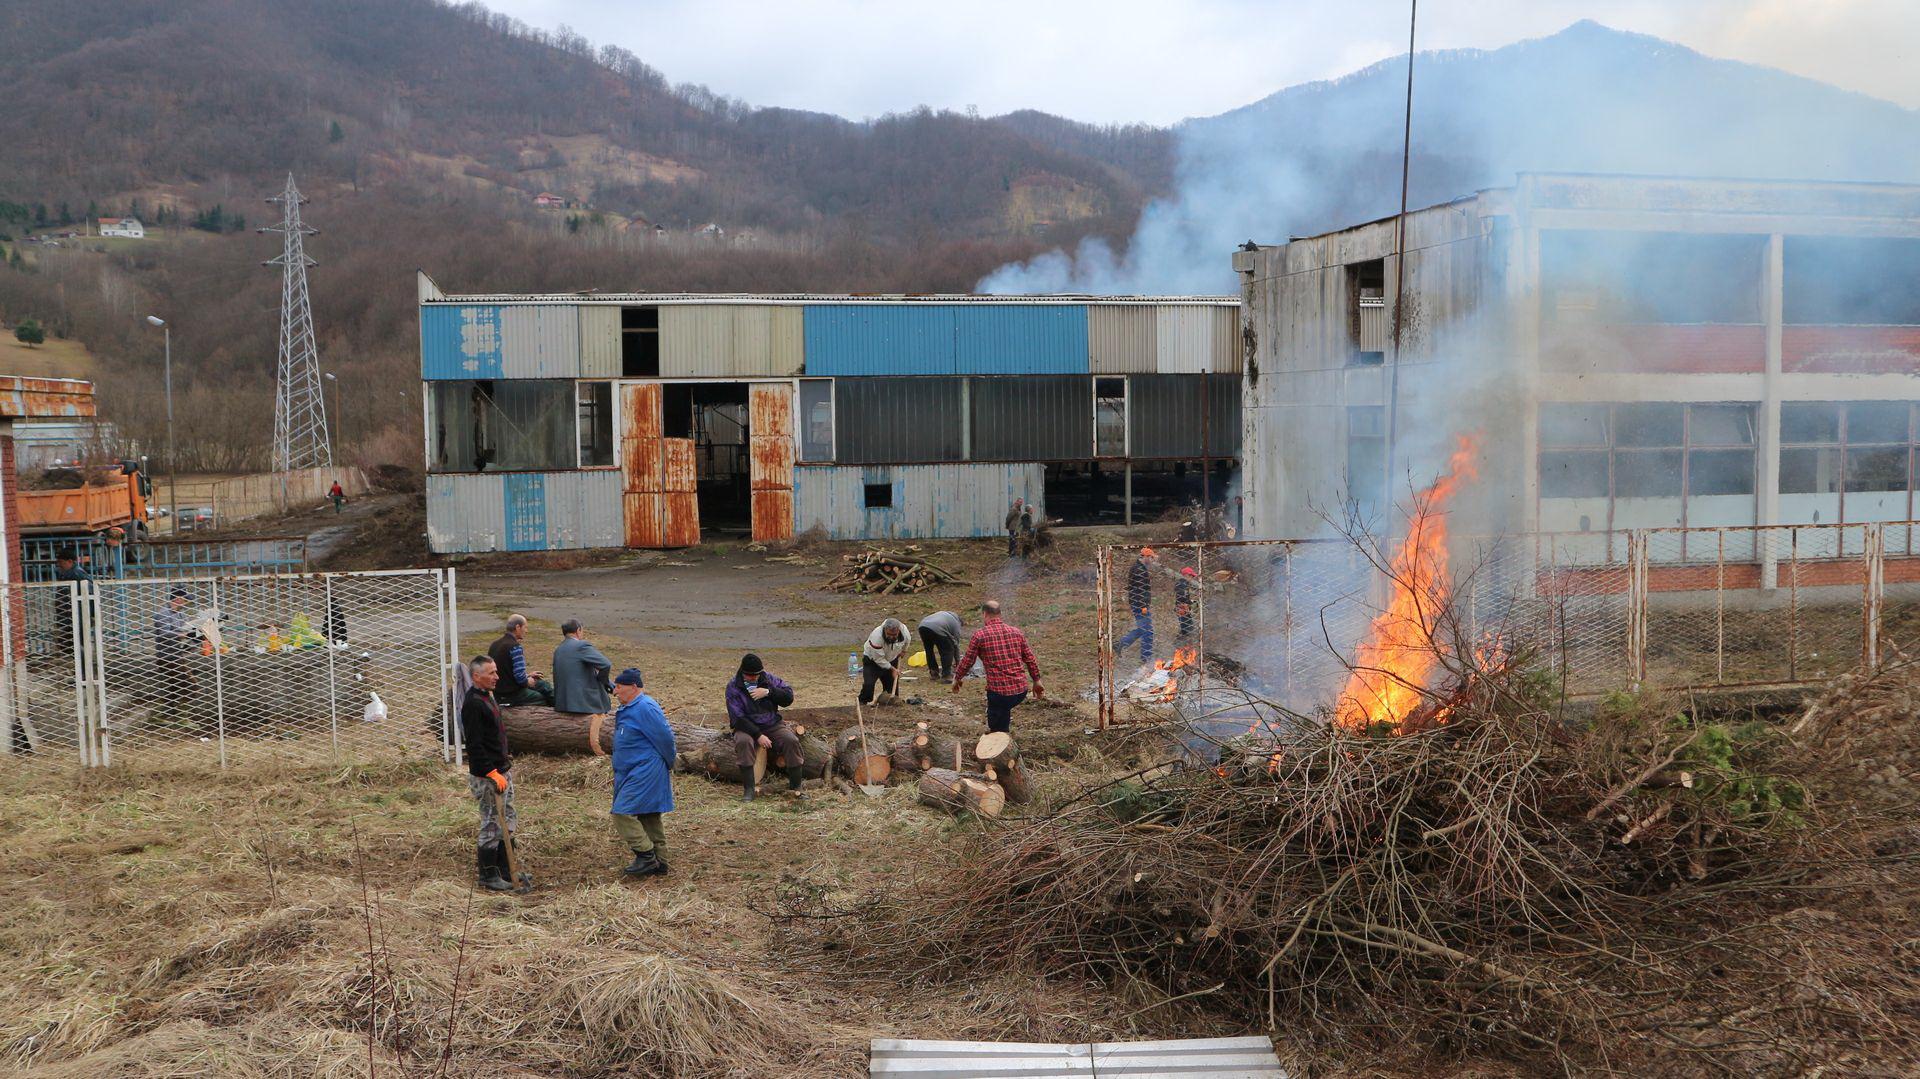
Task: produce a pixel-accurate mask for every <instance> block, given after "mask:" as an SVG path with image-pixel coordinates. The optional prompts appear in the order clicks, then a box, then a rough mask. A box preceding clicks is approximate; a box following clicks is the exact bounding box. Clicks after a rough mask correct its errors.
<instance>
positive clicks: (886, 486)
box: [865, 483, 893, 510]
mask: <svg viewBox="0 0 1920 1079" xmlns="http://www.w3.org/2000/svg"><path fill="white" fill-rule="evenodd" d="M865 490H866V505H867V508H868V509H870V510H884V509H892V508H893V484H891V483H869V484H867V485H866V486H865Z"/></svg>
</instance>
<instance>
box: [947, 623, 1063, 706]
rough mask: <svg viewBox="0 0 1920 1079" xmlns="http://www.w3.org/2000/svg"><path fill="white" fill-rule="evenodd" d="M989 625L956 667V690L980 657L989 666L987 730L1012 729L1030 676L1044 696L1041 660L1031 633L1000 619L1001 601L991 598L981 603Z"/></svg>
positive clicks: (1036, 693)
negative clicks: (1023, 631)
mask: <svg viewBox="0 0 1920 1079" xmlns="http://www.w3.org/2000/svg"><path fill="white" fill-rule="evenodd" d="M980 610H981V612H982V613H983V614H984V615H985V616H986V617H985V622H986V625H984V626H981V627H980V630H979V631H978V632H977V633H975V634H974V635H973V638H972V639H971V640H969V641H968V642H967V654H966V655H964V656H962V657H960V662H959V663H957V664H955V665H954V668H953V691H954V692H955V693H958V692H960V680H961V679H962V678H965V677H966V674H967V672H968V671H970V670H972V669H973V661H974V660H975V659H976V658H977V659H979V660H980V664H981V666H983V667H985V668H986V669H987V729H988V730H990V731H1010V730H1012V728H1013V709H1014V706H1015V705H1018V704H1019V703H1020V702H1021V701H1024V700H1026V699H1027V676H1028V675H1029V674H1031V675H1032V676H1033V695H1034V696H1036V697H1042V698H1044V697H1045V696H1046V695H1047V691H1046V689H1045V687H1043V686H1041V684H1040V661H1039V660H1038V659H1036V658H1034V655H1033V646H1032V645H1030V644H1028V643H1027V635H1026V634H1024V633H1022V632H1020V631H1019V630H1017V629H1015V628H1014V627H1012V626H1010V625H1007V624H1006V623H1005V622H1002V621H1001V620H1000V601H999V600H997V599H990V600H988V601H986V602H985V603H982V604H981V605H980Z"/></svg>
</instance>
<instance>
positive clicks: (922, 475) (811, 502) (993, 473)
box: [793, 463, 1046, 540]
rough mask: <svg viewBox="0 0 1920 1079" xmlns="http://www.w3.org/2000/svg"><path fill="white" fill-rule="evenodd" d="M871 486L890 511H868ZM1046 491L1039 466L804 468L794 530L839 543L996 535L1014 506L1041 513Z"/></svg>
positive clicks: (798, 472) (799, 471) (798, 471)
mask: <svg viewBox="0 0 1920 1079" xmlns="http://www.w3.org/2000/svg"><path fill="white" fill-rule="evenodd" d="M869 484H875V485H879V484H885V485H887V486H888V487H889V488H890V490H891V494H892V502H893V504H892V505H891V506H887V507H881V508H874V509H868V508H867V505H866V488H867V485H869ZM1045 488H1046V466H1044V465H1038V464H986V463H981V464H950V465H827V466H816V465H802V466H799V467H796V468H795V469H794V470H793V517H794V531H795V532H796V534H797V533H801V532H806V531H809V530H811V529H816V528H817V529H819V530H820V531H822V532H824V533H825V534H826V535H827V536H828V537H829V538H832V539H840V540H860V539H939V538H966V537H981V536H999V535H1001V534H1002V530H1003V528H1004V527H1005V523H1006V516H1007V507H1008V506H1010V505H1012V504H1013V500H1014V499H1016V498H1024V499H1026V500H1027V501H1028V502H1029V503H1031V504H1033V505H1034V506H1036V507H1042V509H1044V497H1045Z"/></svg>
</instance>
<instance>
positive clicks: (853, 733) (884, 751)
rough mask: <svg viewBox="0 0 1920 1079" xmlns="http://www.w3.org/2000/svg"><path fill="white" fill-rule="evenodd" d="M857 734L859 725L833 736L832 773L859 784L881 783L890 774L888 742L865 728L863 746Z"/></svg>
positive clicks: (891, 766) (891, 763)
mask: <svg viewBox="0 0 1920 1079" xmlns="http://www.w3.org/2000/svg"><path fill="white" fill-rule="evenodd" d="M860 734H861V732H860V728H858V727H849V728H847V729H846V730H844V731H841V732H840V736H839V737H838V738H835V739H834V744H833V771H834V774H836V775H840V776H844V777H846V778H847V779H851V780H853V781H854V782H855V783H860V784H868V783H885V782H886V781H887V777H888V776H889V775H891V774H892V773H893V758H892V757H891V756H890V755H889V751H890V748H891V747H890V745H889V743H888V742H887V740H886V739H885V738H881V737H879V736H877V735H875V734H874V733H873V732H872V731H867V732H866V745H865V746H864V747H863V746H862V745H861V737H860Z"/></svg>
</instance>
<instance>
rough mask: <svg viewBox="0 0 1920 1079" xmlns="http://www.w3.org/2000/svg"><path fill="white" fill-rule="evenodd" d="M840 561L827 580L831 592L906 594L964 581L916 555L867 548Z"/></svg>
mask: <svg viewBox="0 0 1920 1079" xmlns="http://www.w3.org/2000/svg"><path fill="white" fill-rule="evenodd" d="M840 561H841V562H842V563H844V565H843V567H842V569H841V570H840V572H839V573H838V574H837V575H835V576H834V578H833V579H832V580H831V581H828V582H827V588H828V589H830V590H832V591H835V592H872V593H877V594H879V595H883V596H885V595H908V594H911V593H914V592H924V591H926V590H927V589H929V588H932V587H933V586H934V585H936V584H957V585H965V584H966V583H967V582H966V581H963V580H961V579H960V578H958V577H955V576H954V575H953V574H951V573H948V572H947V571H946V570H944V569H942V568H940V567H939V566H937V565H935V564H934V563H932V562H930V561H928V560H927V559H924V558H921V557H919V556H918V555H906V554H889V553H888V552H886V551H878V550H872V549H869V550H865V551H862V552H860V553H859V554H848V555H841V556H840Z"/></svg>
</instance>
